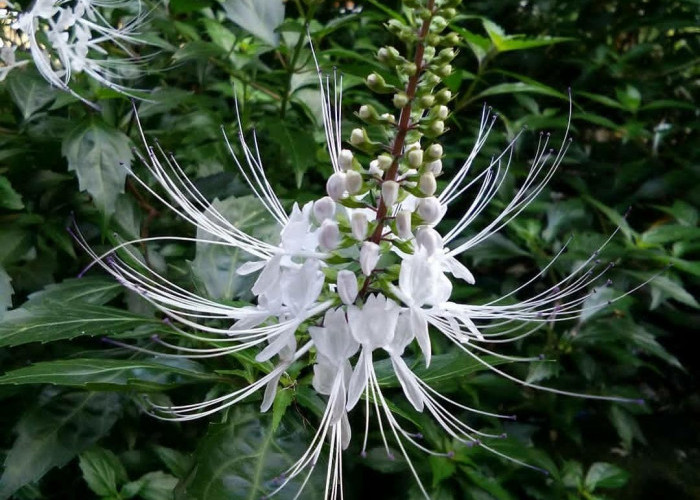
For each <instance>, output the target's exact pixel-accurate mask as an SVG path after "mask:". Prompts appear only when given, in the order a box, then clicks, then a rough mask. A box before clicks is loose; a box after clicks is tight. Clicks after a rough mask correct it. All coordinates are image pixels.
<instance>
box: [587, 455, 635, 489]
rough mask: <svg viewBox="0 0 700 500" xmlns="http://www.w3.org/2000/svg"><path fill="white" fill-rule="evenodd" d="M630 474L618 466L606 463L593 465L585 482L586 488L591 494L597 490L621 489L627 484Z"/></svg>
mask: <svg viewBox="0 0 700 500" xmlns="http://www.w3.org/2000/svg"><path fill="white" fill-rule="evenodd" d="M628 478H629V474H628V473H627V472H626V471H624V470H622V469H620V468H619V467H618V466H616V465H613V464H608V463H605V462H596V463H594V464H593V465H591V467H590V469H588V473H587V474H586V479H585V480H584V487H585V488H586V490H588V491H589V492H593V491H595V489H596V488H620V487H622V486H624V485H625V484H626V483H627V479H628Z"/></svg>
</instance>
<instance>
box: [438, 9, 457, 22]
mask: <svg viewBox="0 0 700 500" xmlns="http://www.w3.org/2000/svg"><path fill="white" fill-rule="evenodd" d="M439 12H440V15H441V16H442V17H444V18H445V19H447V20H450V19H452V18H454V17H455V16H456V15H457V9H454V8H452V7H449V8H447V9H440V11H439Z"/></svg>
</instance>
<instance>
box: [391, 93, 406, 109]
mask: <svg viewBox="0 0 700 500" xmlns="http://www.w3.org/2000/svg"><path fill="white" fill-rule="evenodd" d="M408 102H409V99H408V96H407V95H406V93H405V92H398V93H397V94H394V106H396V107H397V108H403V107H404V106H406V105H407V104H408Z"/></svg>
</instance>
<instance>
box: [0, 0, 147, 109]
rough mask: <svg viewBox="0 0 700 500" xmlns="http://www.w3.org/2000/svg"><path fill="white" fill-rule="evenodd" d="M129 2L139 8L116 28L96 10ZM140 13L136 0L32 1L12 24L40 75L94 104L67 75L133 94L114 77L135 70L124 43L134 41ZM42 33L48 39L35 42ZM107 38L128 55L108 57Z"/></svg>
mask: <svg viewBox="0 0 700 500" xmlns="http://www.w3.org/2000/svg"><path fill="white" fill-rule="evenodd" d="M132 4H134V5H136V6H137V9H138V12H137V13H136V14H135V16H134V17H133V18H132V19H131V20H129V21H127V22H126V23H124V24H122V25H120V27H118V28H114V27H112V26H110V24H109V23H108V21H107V20H106V18H105V17H104V16H103V15H102V13H101V12H100V9H101V8H104V7H107V8H122V9H123V8H126V9H129V8H130V7H131V5H132ZM144 16H145V14H144V13H143V12H141V4H140V2H139V1H136V2H129V1H126V0H99V1H97V0H80V1H79V2H76V3H75V5H74V6H73V7H72V8H71V7H70V5H68V3H67V2H65V1H62V0H37V1H36V2H35V3H34V5H33V6H32V8H31V9H30V10H28V11H27V12H23V13H21V14H20V15H19V18H18V20H17V22H16V23H15V25H14V28H15V29H17V30H18V31H19V32H20V34H21V35H25V36H26V37H27V40H28V44H29V50H30V52H31V56H32V59H33V61H34V64H35V66H36V68H37V70H39V73H41V76H43V77H44V78H45V79H46V80H47V81H48V82H49V83H50V84H51V85H53V86H55V87H58V88H60V89H62V90H64V91H67V92H70V93H71V94H73V95H74V96H75V97H77V98H79V99H80V100H82V101H83V102H85V103H86V104H88V105H90V106H92V107H96V106H95V104H93V103H91V102H90V101H88V100H87V99H85V98H84V97H82V96H81V95H79V94H77V93H76V92H74V91H73V90H72V89H71V88H70V86H69V83H70V80H71V77H72V75H73V74H74V73H85V74H87V75H88V76H89V77H90V78H92V79H94V80H95V81H97V82H99V83H100V84H101V85H104V86H106V87H109V88H111V89H113V90H116V91H117V92H121V93H125V94H129V95H133V90H132V89H130V88H128V87H126V86H124V85H122V84H120V83H118V82H119V81H121V80H123V79H125V78H131V77H133V76H134V75H136V74H138V72H139V71H138V68H137V65H136V64H135V62H136V59H135V58H134V57H133V56H132V54H131V52H130V50H129V49H128V47H127V44H130V43H135V42H139V41H138V40H137V38H136V36H137V31H138V29H139V28H140V26H141V24H142V23H143V20H144ZM42 32H43V33H45V36H46V40H47V41H48V42H49V43H48V44H44V43H40V41H39V39H38V38H37V37H38V35H39V34H40V33H42ZM107 43H109V44H112V45H113V46H116V47H117V48H119V49H121V50H122V51H123V52H125V53H126V54H127V57H126V58H123V59H115V58H112V57H107V51H106V50H105V48H104V47H103V46H104V45H105V44H107ZM139 43H143V42H139ZM55 61H58V64H55V63H54V62H55ZM8 66H9V65H8ZM0 79H2V78H0Z"/></svg>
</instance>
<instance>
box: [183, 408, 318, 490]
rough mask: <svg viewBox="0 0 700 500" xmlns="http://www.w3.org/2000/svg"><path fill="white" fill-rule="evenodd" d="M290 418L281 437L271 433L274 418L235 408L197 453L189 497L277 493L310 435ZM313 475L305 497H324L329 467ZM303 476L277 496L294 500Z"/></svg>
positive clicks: (200, 444)
mask: <svg viewBox="0 0 700 500" xmlns="http://www.w3.org/2000/svg"><path fill="white" fill-rule="evenodd" d="M292 415H293V414H292V413H289V414H287V415H286V416H285V418H284V419H283V420H282V424H281V425H280V427H279V429H278V430H277V432H272V431H271V425H270V417H269V416H266V415H262V416H261V414H260V412H259V411H258V409H257V408H254V407H250V406H248V407H237V408H236V409H235V410H234V411H233V412H232V414H231V415H230V416H229V421H228V422H227V423H224V424H214V425H210V426H209V431H208V432H207V434H206V436H204V438H203V439H202V440H201V441H200V443H199V446H198V448H197V451H196V453H195V457H194V459H195V463H196V464H197V468H196V469H195V471H194V474H193V475H192V476H191V477H190V482H189V483H188V484H187V486H186V490H185V493H186V494H187V495H188V496H189V497H192V498H206V499H207V500H228V499H231V498H237V499H248V500H253V499H256V500H257V499H258V498H260V497H261V496H262V495H265V494H268V493H270V492H271V491H272V490H274V489H275V487H276V485H277V484H279V483H278V478H279V476H280V474H282V473H283V472H284V471H285V470H286V469H287V468H288V467H289V466H291V465H292V464H293V463H294V462H296V460H297V459H298V458H299V457H301V456H302V454H303V453H304V451H305V450H306V447H307V446H308V440H310V439H311V438H310V435H309V433H307V432H305V431H304V428H303V425H302V423H301V422H299V421H298V420H297V419H296V417H293V416H292ZM316 467H317V469H320V470H317V471H316V473H315V474H313V475H312V476H311V479H310V480H309V484H307V485H306V487H305V488H304V493H303V495H302V497H303V498H305V499H307V498H308V499H314V498H318V499H321V498H323V483H324V479H325V465H324V464H323V463H321V462H319V463H318V464H317V466H316ZM303 478H304V474H301V475H299V476H297V477H296V478H294V479H292V480H291V481H290V482H289V483H288V484H287V486H285V488H284V489H283V490H282V491H281V492H280V493H279V494H278V495H277V496H276V497H279V498H281V499H291V498H293V497H294V495H295V494H296V493H297V491H298V490H299V487H300V486H301V483H302V482H303Z"/></svg>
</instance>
